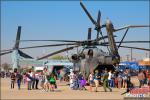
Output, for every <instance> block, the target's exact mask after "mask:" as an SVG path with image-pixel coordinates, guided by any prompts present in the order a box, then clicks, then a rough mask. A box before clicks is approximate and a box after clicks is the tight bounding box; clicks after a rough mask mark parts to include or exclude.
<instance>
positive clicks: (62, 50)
mask: <svg viewBox="0 0 150 100" xmlns="http://www.w3.org/2000/svg"><path fill="white" fill-rule="evenodd" d="M75 47H78V46H72V47H68V48H64V49H61V50H58V51H56V52H53V53H50V54H47V55H45V56H43V57H40V58H38V59H37V60H41V59H44V58H47V57H50V56H53V55H55V54H58V53H61V52H64V51H68V50H72V49H74V48H75Z"/></svg>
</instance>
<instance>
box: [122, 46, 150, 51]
mask: <svg viewBox="0 0 150 100" xmlns="http://www.w3.org/2000/svg"><path fill="white" fill-rule="evenodd" d="M120 47H122V48H132V49H138V50H145V51H150V49H146V48H138V47H129V46H120Z"/></svg>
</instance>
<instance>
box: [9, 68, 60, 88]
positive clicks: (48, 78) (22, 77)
mask: <svg viewBox="0 0 150 100" xmlns="http://www.w3.org/2000/svg"><path fill="white" fill-rule="evenodd" d="M10 78H11V89H13V88H14V84H15V83H17V86H18V89H19V90H20V87H21V84H24V85H27V89H28V90H34V89H39V88H38V85H39V83H40V86H41V88H42V90H43V91H49V90H50V91H54V89H55V88H57V85H56V78H55V76H54V74H49V73H48V72H47V70H46V69H45V70H44V71H43V72H35V71H33V70H29V71H28V72H24V73H20V72H18V71H14V72H13V73H11V76H10Z"/></svg>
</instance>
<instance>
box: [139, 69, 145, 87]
mask: <svg viewBox="0 0 150 100" xmlns="http://www.w3.org/2000/svg"><path fill="white" fill-rule="evenodd" d="M138 80H139V83H140V85H139V88H141V86H144V81H145V75H144V73H143V71H142V70H140V71H139V73H138Z"/></svg>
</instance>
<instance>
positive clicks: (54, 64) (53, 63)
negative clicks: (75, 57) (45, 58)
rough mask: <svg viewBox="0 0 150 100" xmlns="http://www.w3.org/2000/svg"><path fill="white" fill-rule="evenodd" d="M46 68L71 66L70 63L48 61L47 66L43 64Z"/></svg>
mask: <svg viewBox="0 0 150 100" xmlns="http://www.w3.org/2000/svg"><path fill="white" fill-rule="evenodd" d="M45 65H46V66H73V63H72V62H69V61H61V60H58V61H50V62H48V63H47V64H45Z"/></svg>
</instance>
